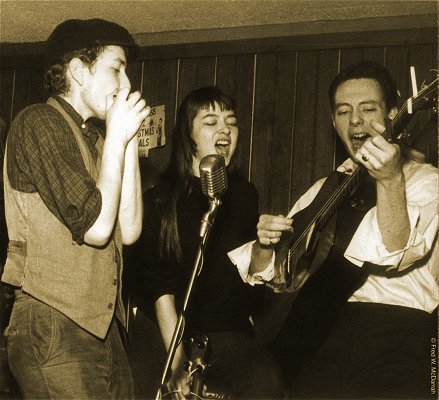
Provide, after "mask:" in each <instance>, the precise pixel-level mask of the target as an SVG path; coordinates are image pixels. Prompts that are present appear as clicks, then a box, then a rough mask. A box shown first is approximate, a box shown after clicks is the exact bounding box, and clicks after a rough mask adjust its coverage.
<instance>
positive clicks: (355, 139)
mask: <svg viewBox="0 0 439 400" xmlns="http://www.w3.org/2000/svg"><path fill="white" fill-rule="evenodd" d="M368 137H370V135H369V134H368V133H356V134H354V135H351V143H352V147H353V148H354V149H355V150H358V149H359V148H360V147H361V146H362V145H363V143H364V142H365V141H366V140H367V138H368Z"/></svg>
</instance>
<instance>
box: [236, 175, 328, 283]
mask: <svg viewBox="0 0 439 400" xmlns="http://www.w3.org/2000/svg"><path fill="white" fill-rule="evenodd" d="M324 181H325V178H323V179H320V180H318V181H317V182H316V183H315V184H314V185H313V186H312V187H311V188H310V189H309V190H308V191H307V192H306V193H305V194H304V195H303V196H301V197H300V198H299V199H298V200H297V202H296V203H295V204H294V206H293V207H292V208H291V210H290V211H289V213H288V214H287V217H288V218H292V217H293V216H294V214H296V213H297V212H299V211H300V210H303V209H304V208H305V207H307V206H308V205H309V204H310V203H311V202H312V201H313V200H314V198H315V196H316V195H317V193H318V191H319V190H320V189H321V187H322V186H323V183H324ZM293 226H294V225H293ZM254 243H255V240H253V241H250V242H248V243H245V244H243V245H242V246H240V247H238V248H236V249H234V250H232V251H230V252H228V253H227V255H228V256H229V258H230V260H231V261H232V263H233V264H235V265H236V268H237V269H238V272H239V275H240V276H241V278H242V280H243V281H244V282H246V283H248V284H250V285H252V286H254V285H257V284H263V283H265V282H270V281H271V280H273V277H274V259H275V254H274V252H273V255H272V257H271V260H270V263H269V264H268V265H267V267H266V268H265V269H264V270H263V271H261V272H257V273H255V274H250V273H249V268H250V262H251V256H252V247H253V244H254Z"/></svg>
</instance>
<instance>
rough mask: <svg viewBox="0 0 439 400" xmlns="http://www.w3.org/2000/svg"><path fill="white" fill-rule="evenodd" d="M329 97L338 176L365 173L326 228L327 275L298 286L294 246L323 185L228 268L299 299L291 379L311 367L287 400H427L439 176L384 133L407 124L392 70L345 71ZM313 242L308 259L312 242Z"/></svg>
mask: <svg viewBox="0 0 439 400" xmlns="http://www.w3.org/2000/svg"><path fill="white" fill-rule="evenodd" d="M435 86H436V85H434V87H435ZM329 97H330V102H331V109H332V122H333V125H334V128H335V130H336V132H337V134H338V136H339V138H340V139H341V140H342V142H343V144H344V146H345V148H346V150H347V152H348V153H349V157H350V158H349V159H348V160H347V161H345V162H344V163H343V164H342V165H341V166H340V167H339V168H338V171H339V172H342V174H338V175H339V176H345V175H346V174H347V175H352V174H355V173H356V172H355V171H359V170H360V171H364V174H363V175H364V177H363V179H362V180H361V183H359V184H358V185H355V186H354V187H353V188H352V190H350V191H349V193H348V195H347V196H346V197H345V198H342V200H341V201H340V202H338V203H337V213H336V214H334V216H333V217H332V218H330V221H332V222H333V224H332V225H333V227H334V230H333V231H332V233H331V234H329V236H330V240H329V243H330V244H331V245H332V247H331V246H329V247H330V249H329V250H328V251H327V252H326V253H325V256H324V257H322V256H321V255H320V256H319V255H318V253H319V250H317V251H313V252H311V253H312V254H313V255H316V254H317V256H319V257H320V258H321V259H322V261H321V262H320V265H318V266H312V264H311V267H306V268H304V267H301V270H300V271H299V272H298V275H296V276H295V266H294V265H293V266H291V265H290V261H291V260H290V258H291V257H290V255H291V254H290V253H291V248H292V247H294V245H293V246H291V241H288V237H289V236H291V234H293V233H294V232H295V230H296V219H298V218H296V215H297V216H299V214H298V212H299V211H301V210H305V209H306V208H307V207H312V202H313V200H314V199H315V198H317V197H318V195H320V193H321V192H322V190H327V188H326V187H325V186H324V182H325V181H326V179H322V180H320V181H318V182H316V183H315V184H314V185H313V186H312V187H311V188H310V189H309V190H308V192H306V193H305V194H304V195H303V196H302V197H301V198H300V199H299V200H298V201H297V203H296V204H295V205H294V207H293V208H292V209H291V211H290V213H289V214H288V215H287V217H284V216H274V215H261V216H260V218H259V223H258V225H257V228H258V240H257V241H256V242H250V243H247V244H246V245H244V246H242V247H240V248H238V249H236V250H234V251H233V252H230V253H229V256H230V258H231V259H232V261H233V262H234V263H235V264H236V265H237V267H238V269H239V270H240V273H241V276H247V280H248V282H249V283H250V284H256V283H260V282H265V283H266V284H267V285H268V286H270V287H272V288H274V289H275V291H285V290H286V291H287V292H288V291H290V292H291V296H290V297H292V298H293V300H294V302H292V303H293V304H292V305H291V307H290V308H289V309H288V310H289V311H288V315H287V317H286V321H285V323H284V325H283V328H282V330H281V335H280V336H282V334H283V339H282V340H281V341H279V342H278V345H279V344H280V345H281V346H283V345H285V346H286V347H284V348H283V349H282V348H280V349H278V350H279V351H281V352H282V351H283V353H284V354H283V356H284V361H285V360H287V361H288V362H289V363H290V366H291V368H293V367H294V365H292V364H293V363H302V362H303V363H302V364H301V368H300V369H299V371H298V374H296V375H295V377H294V378H295V379H294V381H293V384H292V387H291V388H290V393H289V394H290V396H291V398H307V397H308V398H325V399H326V398H349V399H351V398H360V397H361V398H370V397H373V398H403V397H404V398H406V397H409V398H425V397H426V396H427V395H428V394H430V379H429V377H430V360H431V358H430V347H431V343H432V342H433V341H435V340H436V339H435V338H434V333H435V332H436V330H435V329H432V327H434V321H433V320H434V317H436V315H435V314H436V313H435V310H436V308H437V306H438V302H439V299H438V285H437V279H438V264H439V263H438V250H437V249H438V246H437V229H438V215H437V203H438V169H437V168H435V167H433V166H432V165H430V164H421V163H418V162H416V161H414V160H413V159H411V158H410V157H409V155H408V154H409V153H408V152H407V154H406V152H405V151H403V148H402V146H400V145H398V144H395V143H393V142H391V141H389V140H386V135H385V131H386V133H388V132H387V131H388V130H389V129H386V127H387V128H389V126H390V125H391V123H390V121H391V120H394V119H395V118H397V117H398V113H399V112H398V110H397V108H396V102H397V89H396V85H395V83H394V81H393V79H392V77H391V75H390V73H389V71H388V70H387V69H385V68H384V67H382V66H380V65H378V64H375V63H371V62H360V63H357V64H354V65H351V66H349V67H348V68H346V69H345V70H343V71H341V72H340V73H339V74H338V75H337V77H336V78H335V79H334V81H333V82H332V84H331V86H330V89H329ZM421 97H422V96H421ZM412 100H413V103H415V102H416V98H413V99H412ZM342 179H343V178H342ZM348 179H349V178H348ZM328 180H329V179H328ZM322 187H323V189H322ZM321 189H322V190H321ZM330 189H331V188H330ZM348 189H350V188H349V187H348ZM339 192H340V190H339V187H337V188H336V189H335V190H334V191H333V192H330V194H329V195H328V196H327V197H326V198H328V199H329V200H328V201H329V202H330V201H332V199H333V198H334V197H336V196H338V194H339ZM316 195H317V197H316ZM326 198H325V199H324V201H323V202H322V203H323V209H324V208H325V207H326V205H327V204H328V202H326ZM316 212H317V213H320V212H321V209H320V208H319V209H318V210H316ZM318 222H320V221H318ZM311 225H312V224H311ZM329 225H330V223H328V225H326V226H329ZM305 233H306V232H305ZM321 233H322V236H324V234H327V232H326V231H325V229H323V230H322V232H321ZM305 236H306V235H304V238H305V239H306V240H305V242H306V245H307V248H308V246H310V244H311V243H312V242H313V240H312V239H309V238H308V237H307V236H306V237H305ZM319 241H320V242H322V241H324V238H322V237H321V238H320V240H319ZM285 249H286V250H285ZM279 254H281V256H279ZM304 257H305V258H306V252H305V255H304ZM279 260H280V262H278V261H279ZM293 261H294V260H293ZM293 264H294V263H293ZM299 264H300V263H299ZM307 268H308V269H307ZM291 272H292V273H293V274H292V275H293V276H292V277H291ZM311 275H312V276H311ZM289 278H292V279H289ZM305 282H306V283H305ZM432 335H433V336H432ZM288 346H289V347H288ZM301 346H302V353H301V356H300V355H299V356H297V358H294V355H297V354H299V353H294V354H293V352H294V350H291V349H296V350H297V348H299V347H301ZM303 348H305V349H303ZM289 350H291V351H292V353H291V354H290V357H289V358H288V354H285V353H288V351H289ZM292 354H293V355H292ZM300 357H302V359H300ZM295 372H297V371H295Z"/></svg>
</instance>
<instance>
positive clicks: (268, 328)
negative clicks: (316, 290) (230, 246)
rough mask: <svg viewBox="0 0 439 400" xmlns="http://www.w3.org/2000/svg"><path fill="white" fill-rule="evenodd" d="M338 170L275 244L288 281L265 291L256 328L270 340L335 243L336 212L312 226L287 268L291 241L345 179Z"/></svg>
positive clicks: (278, 263)
mask: <svg viewBox="0 0 439 400" xmlns="http://www.w3.org/2000/svg"><path fill="white" fill-rule="evenodd" d="M342 175H343V174H340V173H338V172H333V173H331V174H330V175H329V176H328V178H327V179H326V181H325V183H324V184H323V186H322V188H321V189H320V191H319V192H318V194H317V196H316V197H315V199H314V200H313V202H312V203H311V204H310V205H309V206H308V207H306V208H305V209H303V210H301V211H299V212H298V213H297V214H295V215H294V216H293V220H294V222H293V226H294V232H293V234H286V235H284V236H283V237H282V238H281V241H280V242H279V243H278V245H277V246H276V254H275V270H279V271H280V272H279V273H280V274H281V275H282V276H283V277H286V278H285V279H288V276H291V280H290V281H289V282H288V281H287V288H286V290H283V291H279V290H275V291H274V292H273V291H271V290H270V291H268V290H267V291H266V293H265V297H264V309H263V312H262V313H261V315H260V316H259V317H258V318H255V321H254V322H255V330H256V332H257V334H258V336H259V337H260V338H262V339H263V340H264V341H267V342H269V341H271V340H272V339H273V338H274V337H275V336H276V335H277V333H278V332H279V331H280V329H281V328H282V325H283V323H284V321H285V319H286V318H287V316H288V314H289V312H290V310H291V307H292V305H293V303H294V300H295V299H296V297H297V295H298V294H299V292H300V289H301V288H302V287H303V285H305V283H306V282H307V280H308V279H309V278H310V277H311V276H312V274H313V273H314V272H315V271H316V270H317V269H318V268H319V267H320V266H321V265H322V264H323V263H324V262H325V260H326V259H327V257H328V254H329V252H330V250H331V248H332V246H333V244H334V236H335V229H336V226H337V216H336V214H334V215H333V216H332V217H331V218H330V220H329V221H328V222H327V223H326V224H325V225H324V226H323V227H322V228H321V229H318V227H317V226H315V225H314V226H312V229H311V232H310V235H308V236H307V240H304V241H303V242H302V243H301V245H300V246H299V247H298V249H297V254H296V255H297V258H296V259H295V263H291V264H290V267H291V270H288V265H287V262H286V261H285V258H286V257H287V254H288V250H289V248H290V245H291V243H294V242H295V241H297V240H298V238H299V237H300V236H301V235H303V232H304V231H305V229H306V227H307V226H308V225H309V224H310V221H311V220H312V218H313V217H314V216H315V215H316V213H317V210H319V209H320V208H321V207H322V205H323V204H325V202H326V201H327V200H328V198H329V197H330V196H331V194H332V193H333V191H334V188H335V187H337V186H338V184H339V182H340V180H342V179H344V177H343V176H342Z"/></svg>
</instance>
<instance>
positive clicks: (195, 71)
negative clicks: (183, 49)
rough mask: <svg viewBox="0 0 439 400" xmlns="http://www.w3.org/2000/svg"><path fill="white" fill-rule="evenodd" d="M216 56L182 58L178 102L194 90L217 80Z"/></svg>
mask: <svg viewBox="0 0 439 400" xmlns="http://www.w3.org/2000/svg"><path fill="white" fill-rule="evenodd" d="M215 64H216V58H215V57H197V58H184V59H181V60H180V71H179V72H180V73H179V76H178V77H177V79H178V93H177V99H178V100H177V104H178V105H179V104H180V103H181V102H182V100H183V99H184V97H185V96H186V95H187V94H188V93H189V92H190V91H192V90H194V89H197V88H199V87H202V86H206V85H213V84H214V82H215V67H216V65H215Z"/></svg>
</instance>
